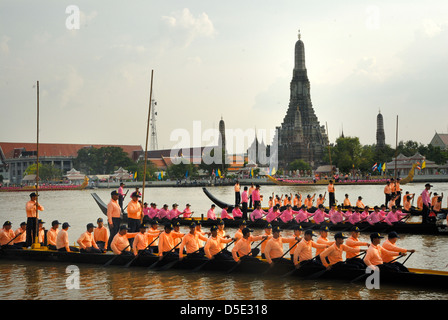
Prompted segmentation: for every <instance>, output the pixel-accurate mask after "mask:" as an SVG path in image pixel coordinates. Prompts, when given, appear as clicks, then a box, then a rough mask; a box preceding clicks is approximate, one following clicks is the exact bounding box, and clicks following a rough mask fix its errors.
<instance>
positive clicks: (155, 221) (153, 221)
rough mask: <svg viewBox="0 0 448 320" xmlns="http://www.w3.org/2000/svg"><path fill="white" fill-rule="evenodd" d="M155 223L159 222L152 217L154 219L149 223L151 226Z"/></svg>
mask: <svg viewBox="0 0 448 320" xmlns="http://www.w3.org/2000/svg"><path fill="white" fill-rule="evenodd" d="M155 224H159V222H158V221H157V220H155V219H154V220H152V221H151V225H152V226H153V225H155Z"/></svg>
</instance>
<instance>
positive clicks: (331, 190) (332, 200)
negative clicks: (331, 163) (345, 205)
mask: <svg viewBox="0 0 448 320" xmlns="http://www.w3.org/2000/svg"><path fill="white" fill-rule="evenodd" d="M328 196H329V197H330V203H329V206H330V208H332V207H333V206H334V205H335V204H336V200H335V194H334V184H333V180H330V181H329V183H328Z"/></svg>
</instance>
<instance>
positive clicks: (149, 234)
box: [0, 191, 415, 271]
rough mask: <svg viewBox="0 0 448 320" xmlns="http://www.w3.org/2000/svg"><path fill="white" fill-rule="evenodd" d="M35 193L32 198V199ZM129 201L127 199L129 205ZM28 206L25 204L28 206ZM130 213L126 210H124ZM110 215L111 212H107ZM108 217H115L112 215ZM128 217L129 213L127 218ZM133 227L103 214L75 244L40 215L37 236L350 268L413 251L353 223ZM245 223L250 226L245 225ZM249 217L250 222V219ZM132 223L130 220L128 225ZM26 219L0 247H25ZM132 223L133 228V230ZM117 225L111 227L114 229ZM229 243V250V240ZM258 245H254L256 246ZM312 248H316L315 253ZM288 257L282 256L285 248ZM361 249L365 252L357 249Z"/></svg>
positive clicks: (137, 250)
mask: <svg viewBox="0 0 448 320" xmlns="http://www.w3.org/2000/svg"><path fill="white" fill-rule="evenodd" d="M116 195H117V193H116V192H115V191H113V192H112V193H111V196H112V199H111V202H110V203H109V205H108V208H112V207H115V205H117V206H118V207H119V205H118V203H117V201H116V200H115V199H116ZM132 198H133V200H132V201H135V200H137V202H138V198H139V195H138V194H133V195H132ZM33 199H34V200H33ZM35 201H36V197H35V196H34V198H33V197H32V200H30V202H31V204H32V203H34V210H37V209H38V210H39V211H43V207H42V206H41V205H40V204H39V205H36V202H35ZM129 206H131V203H130V204H129V205H128V208H129ZM32 208H33V207H32V206H31V205H30V207H27V213H29V212H28V210H29V211H32ZM128 213H129V211H128ZM108 216H109V215H108ZM110 217H111V219H117V218H114V217H113V216H112V215H110ZM131 219H132V218H131ZM139 221H140V223H138V225H137V226H136V227H135V226H134V222H133V221H128V225H123V224H121V221H119V220H109V221H108V223H109V230H110V231H109V230H108V229H107V228H106V227H105V226H104V223H103V220H102V219H101V218H99V219H98V220H97V226H95V225H94V224H93V223H89V224H87V226H86V229H87V230H86V231H85V232H84V233H82V234H81V235H80V236H79V238H78V240H77V243H78V245H79V246H78V247H75V246H73V247H72V246H70V245H69V240H68V238H69V236H68V230H69V228H70V225H69V223H67V222H64V223H62V229H59V226H60V225H61V223H60V222H59V221H57V220H54V221H53V222H52V223H51V225H52V227H51V228H50V229H49V230H48V231H46V230H45V228H43V224H44V222H43V221H42V220H38V221H37V223H38V225H39V231H38V234H37V238H38V241H39V242H40V244H41V245H42V246H48V249H50V250H57V251H60V252H73V251H76V252H78V251H79V252H81V253H82V254H84V253H85V254H90V253H104V252H106V251H108V250H110V251H113V253H114V254H115V255H132V256H143V255H157V256H158V257H159V259H163V258H164V257H166V256H171V257H174V258H175V259H176V258H178V259H179V260H182V259H186V258H192V257H195V258H199V259H204V260H205V259H210V260H211V259H217V260H234V261H236V262H241V261H242V260H243V259H256V260H255V261H260V260H259V258H258V256H259V254H260V253H261V258H264V259H266V261H267V262H268V263H269V264H273V263H293V264H294V266H295V267H296V268H307V267H310V266H311V267H313V268H322V269H325V268H327V269H328V268H348V269H352V268H353V269H354V268H356V269H359V268H365V267H366V266H369V267H371V268H373V269H376V268H380V269H383V268H385V269H390V270H394V271H406V268H405V267H404V266H403V265H402V264H400V263H399V262H396V261H395V259H396V258H397V257H399V256H403V255H406V254H407V252H412V253H413V252H415V250H412V249H411V250H408V249H404V248H400V247H398V246H397V245H396V242H397V239H398V238H399V236H398V234H396V233H395V232H391V233H389V235H388V239H387V240H386V241H384V243H383V244H382V245H380V242H381V239H382V238H383V237H382V236H381V235H380V234H379V233H372V234H371V235H370V240H371V243H367V242H362V241H360V240H359V234H360V230H359V228H358V227H357V226H353V227H352V229H351V236H350V237H347V236H345V235H344V234H343V233H342V232H338V233H336V234H335V235H334V240H331V241H330V240H329V239H328V238H327V237H328V231H329V229H328V227H327V226H322V227H321V228H320V230H319V232H320V236H319V238H318V239H317V240H316V241H314V240H313V237H314V236H315V234H314V233H313V231H312V230H303V229H302V227H301V226H300V225H297V226H295V227H294V234H293V236H291V237H282V236H281V232H282V230H281V229H280V227H278V226H273V225H272V224H270V223H268V224H267V225H266V227H265V233H264V234H262V235H258V236H254V235H252V232H253V230H251V229H250V223H251V222H246V220H240V221H239V229H238V230H237V231H236V232H235V234H234V235H233V237H230V236H229V235H228V234H226V230H225V221H224V220H222V219H217V221H216V224H215V225H213V226H212V227H211V228H210V231H203V230H202V229H201V223H200V222H192V223H191V224H190V225H189V232H188V233H182V232H181V231H180V223H179V221H173V222H167V223H164V224H163V230H161V229H159V222H158V219H152V220H147V219H144V221H145V222H144V223H142V222H141V220H139ZM248 223H249V226H248ZM252 223H253V222H252ZM131 226H133V227H132V228H131ZM27 227H28V226H27V223H26V222H23V223H21V225H20V228H18V229H17V230H16V231H15V232H14V231H13V229H12V223H11V222H10V221H6V222H5V223H4V225H3V229H2V230H1V231H0V245H1V246H2V248H11V249H23V248H26V247H27V242H29V241H30V240H31V241H32V239H29V238H28V235H27V229H28V228H27ZM135 228H136V229H137V230H135ZM115 230H116V231H117V232H116V233H114V231H115ZM257 241H260V242H259V243H258V245H257V246H256V247H255V248H252V244H253V243H254V242H257ZM286 243H288V244H289V250H288V251H287V252H284V248H283V244H286ZM231 244H233V247H232V249H231V250H228V249H227V248H229V246H230V245H231ZM260 245H261V248H260V249H258V246H260ZM313 248H314V249H315V250H316V252H315V254H313ZM344 252H346V259H345V260H343V253H344ZM288 253H289V254H290V257H289V258H285V256H286V254H288ZM362 254H365V257H364V258H360V255H362Z"/></svg>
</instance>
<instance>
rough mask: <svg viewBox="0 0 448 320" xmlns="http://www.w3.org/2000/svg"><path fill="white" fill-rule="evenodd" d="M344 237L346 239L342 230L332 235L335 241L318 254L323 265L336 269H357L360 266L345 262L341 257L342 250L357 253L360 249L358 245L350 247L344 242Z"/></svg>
mask: <svg viewBox="0 0 448 320" xmlns="http://www.w3.org/2000/svg"><path fill="white" fill-rule="evenodd" d="M344 239H347V237H346V236H344V234H343V233H342V232H338V233H336V234H335V235H334V240H335V242H334V243H333V244H332V245H331V246H330V247H328V248H327V249H325V250H324V251H323V252H322V253H321V254H320V255H319V256H320V261H321V262H322V264H323V265H324V267H326V268H327V270H329V269H338V270H350V269H359V268H360V267H359V266H358V265H357V264H352V263H345V261H343V259H342V253H343V251H345V252H347V253H352V254H359V252H360V251H365V250H360V249H359V248H358V247H355V248H352V247H349V246H347V245H345V244H344Z"/></svg>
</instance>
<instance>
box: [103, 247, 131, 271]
mask: <svg viewBox="0 0 448 320" xmlns="http://www.w3.org/2000/svg"><path fill="white" fill-rule="evenodd" d="M130 246H131V244H128V245H127V246H126V248H124V249H123V250H121V253H123V252H124V251H126V249H127V248H129V247H130ZM120 256H121V254H116V255H115V257H113V258H112V259H110V260H109V261H107V262H106V263H105V264H104V265H103V267H107V266H109V265H110V264H111V263H112V262H113V261H115V259H117V258H118V257H120Z"/></svg>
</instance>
